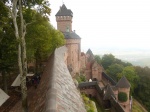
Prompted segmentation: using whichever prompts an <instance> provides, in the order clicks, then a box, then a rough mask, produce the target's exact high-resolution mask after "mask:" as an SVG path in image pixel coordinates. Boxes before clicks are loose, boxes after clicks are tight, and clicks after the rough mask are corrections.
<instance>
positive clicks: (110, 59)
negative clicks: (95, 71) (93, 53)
mask: <svg viewBox="0 0 150 112" xmlns="http://www.w3.org/2000/svg"><path fill="white" fill-rule="evenodd" d="M114 62H115V57H114V56H113V55H112V54H105V55H104V56H103V57H102V61H101V63H102V66H103V67H104V69H107V68H108V66H110V65H111V64H113V63H114Z"/></svg>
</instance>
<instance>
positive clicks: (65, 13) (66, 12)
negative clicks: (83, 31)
mask: <svg viewBox="0 0 150 112" xmlns="http://www.w3.org/2000/svg"><path fill="white" fill-rule="evenodd" d="M55 16H71V17H73V12H72V11H71V10H70V9H67V7H66V6H65V4H63V5H62V7H60V9H59V11H58V12H57V14H56V15H55Z"/></svg>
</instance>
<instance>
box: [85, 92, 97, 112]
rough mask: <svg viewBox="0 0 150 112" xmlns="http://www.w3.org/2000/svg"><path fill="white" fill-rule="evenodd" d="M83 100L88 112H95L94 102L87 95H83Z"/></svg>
mask: <svg viewBox="0 0 150 112" xmlns="http://www.w3.org/2000/svg"><path fill="white" fill-rule="evenodd" d="M82 99H83V101H84V104H85V108H86V110H87V112H95V111H94V110H95V109H94V105H93V103H92V101H91V100H90V99H89V98H88V97H87V96H86V95H85V94H82Z"/></svg>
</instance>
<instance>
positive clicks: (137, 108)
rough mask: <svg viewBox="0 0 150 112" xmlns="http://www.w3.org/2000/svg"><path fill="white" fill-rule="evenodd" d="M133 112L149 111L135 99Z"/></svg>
mask: <svg viewBox="0 0 150 112" xmlns="http://www.w3.org/2000/svg"><path fill="white" fill-rule="evenodd" d="M132 112H148V111H147V110H146V109H145V108H144V107H143V106H142V105H141V104H140V103H139V102H138V101H137V100H135V99H133V107H132Z"/></svg>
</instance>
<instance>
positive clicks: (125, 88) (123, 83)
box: [116, 76, 131, 107]
mask: <svg viewBox="0 0 150 112" xmlns="http://www.w3.org/2000/svg"><path fill="white" fill-rule="evenodd" d="M116 87H117V88H118V94H119V93H120V92H123V93H126V94H127V101H126V102H120V104H121V105H122V106H123V107H126V105H128V104H129V101H130V100H129V93H130V87H131V85H130V83H129V82H128V80H127V79H126V77H125V76H123V77H122V78H121V79H120V80H119V81H118V83H117V84H116Z"/></svg>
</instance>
